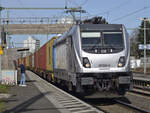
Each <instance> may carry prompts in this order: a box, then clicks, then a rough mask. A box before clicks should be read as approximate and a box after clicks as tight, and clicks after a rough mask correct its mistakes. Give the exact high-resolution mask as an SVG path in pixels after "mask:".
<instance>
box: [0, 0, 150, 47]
mask: <svg viewBox="0 0 150 113" xmlns="http://www.w3.org/2000/svg"><path fill="white" fill-rule="evenodd" d="M66 1H67V2H66ZM66 3H67V6H68V7H78V6H81V7H82V9H84V10H86V12H87V13H86V14H83V15H82V16H83V17H94V16H102V17H104V18H106V20H107V21H108V23H111V24H124V25H125V27H126V28H127V29H128V28H136V27H138V26H140V24H141V20H139V18H144V17H146V18H150V0H0V4H1V6H2V7H20V8H21V7H41V8H43V7H65V4H66ZM63 15H66V14H65V13H64V10H9V17H10V18H16V17H55V16H57V17H62V16H63ZM5 17H7V13H6V10H3V11H2V18H5ZM128 32H129V33H132V31H131V30H128ZM28 36H29V35H12V36H11V37H12V38H11V41H14V42H16V43H21V42H23V40H25V39H26V38H27V37H28ZM34 36H35V37H36V38H38V39H39V40H41V45H42V44H44V43H45V42H46V41H47V35H34ZM49 37H51V36H49Z"/></svg>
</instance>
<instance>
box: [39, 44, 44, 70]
mask: <svg viewBox="0 0 150 113" xmlns="http://www.w3.org/2000/svg"><path fill="white" fill-rule="evenodd" d="M38 59H39V60H38V61H39V62H38V63H39V69H40V70H41V71H44V70H46V44H44V45H43V46H42V47H41V48H40V50H39V52H38Z"/></svg>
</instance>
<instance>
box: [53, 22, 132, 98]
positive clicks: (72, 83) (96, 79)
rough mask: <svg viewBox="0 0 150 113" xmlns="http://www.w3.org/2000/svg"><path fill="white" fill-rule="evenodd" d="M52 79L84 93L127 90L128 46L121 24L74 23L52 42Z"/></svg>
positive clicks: (123, 91)
mask: <svg viewBox="0 0 150 113" xmlns="http://www.w3.org/2000/svg"><path fill="white" fill-rule="evenodd" d="M53 57H54V79H55V82H58V83H60V84H62V85H65V86H67V87H68V89H69V90H74V91H75V92H78V93H82V94H85V95H95V94H96V96H99V95H102V94H105V96H106V95H107V94H108V95H107V96H110V95H109V94H110V93H112V94H117V95H118V94H119V95H124V94H125V92H126V91H127V90H129V89H130V86H131V81H132V74H131V72H130V64H129V57H130V45H129V37H128V33H127V31H126V29H125V27H124V26H123V25H121V24H81V25H74V26H73V27H72V28H71V29H70V30H69V31H68V32H66V33H65V34H63V35H62V36H61V37H59V38H58V39H57V40H56V41H55V44H54V56H53Z"/></svg>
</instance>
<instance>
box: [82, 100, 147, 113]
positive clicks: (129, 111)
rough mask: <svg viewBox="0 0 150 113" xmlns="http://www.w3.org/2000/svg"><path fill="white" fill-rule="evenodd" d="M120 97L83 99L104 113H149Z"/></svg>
mask: <svg viewBox="0 0 150 113" xmlns="http://www.w3.org/2000/svg"><path fill="white" fill-rule="evenodd" d="M122 99H123V100H121V99H92V100H88V99H87V100H85V101H86V102H87V103H90V104H91V105H93V106H94V107H96V108H98V109H100V110H102V111H103V112H105V113H150V112H149V111H146V110H143V109H141V108H139V107H136V106H134V105H132V104H131V103H130V102H128V100H127V99H126V98H122Z"/></svg>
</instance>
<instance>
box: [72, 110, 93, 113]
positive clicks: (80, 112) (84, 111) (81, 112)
mask: <svg viewBox="0 0 150 113" xmlns="http://www.w3.org/2000/svg"><path fill="white" fill-rule="evenodd" d="M92 111H94V110H82V111H76V112H73V113H86V112H92ZM94 112H95V111H94Z"/></svg>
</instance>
